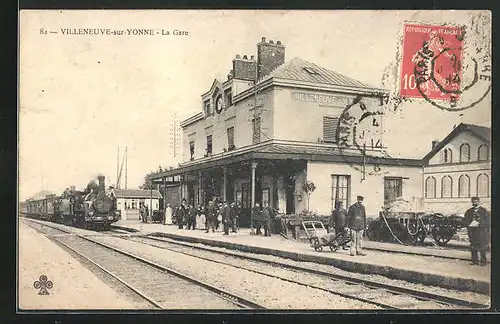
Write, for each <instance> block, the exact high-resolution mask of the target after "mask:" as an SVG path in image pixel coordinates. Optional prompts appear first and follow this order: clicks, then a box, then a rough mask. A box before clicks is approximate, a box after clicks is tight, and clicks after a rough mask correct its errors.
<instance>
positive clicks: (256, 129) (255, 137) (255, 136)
mask: <svg viewBox="0 0 500 324" xmlns="http://www.w3.org/2000/svg"><path fill="white" fill-rule="evenodd" d="M257 143H260V117H255V118H254V120H253V130H252V144H257Z"/></svg>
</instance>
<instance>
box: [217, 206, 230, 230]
mask: <svg viewBox="0 0 500 324" xmlns="http://www.w3.org/2000/svg"><path fill="white" fill-rule="evenodd" d="M220 213H221V215H222V225H223V228H224V234H223V235H229V226H230V225H231V224H230V223H231V207H229V204H228V202H227V201H224V204H223V206H222V208H221V212H220Z"/></svg>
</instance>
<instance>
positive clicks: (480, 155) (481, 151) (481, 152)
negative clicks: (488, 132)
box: [477, 144, 489, 161]
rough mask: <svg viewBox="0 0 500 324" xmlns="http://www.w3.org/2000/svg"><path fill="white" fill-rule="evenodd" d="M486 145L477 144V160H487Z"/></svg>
mask: <svg viewBox="0 0 500 324" xmlns="http://www.w3.org/2000/svg"><path fill="white" fill-rule="evenodd" d="M488 155H489V154H488V145H485V144H483V145H479V148H478V149H477V159H478V160H479V161H487V160H488Z"/></svg>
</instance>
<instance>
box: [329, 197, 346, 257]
mask: <svg viewBox="0 0 500 324" xmlns="http://www.w3.org/2000/svg"><path fill="white" fill-rule="evenodd" d="M346 214H347V212H346V210H345V209H343V208H342V202H341V201H340V200H338V199H335V209H334V210H333V212H332V218H331V222H330V227H331V228H332V229H333V228H335V237H336V238H339V237H344V236H347V235H346V232H347V231H346V230H345V229H346V218H347V216H346ZM346 244H347V242H346V243H345V244H343V245H342V249H343V250H347V246H346Z"/></svg>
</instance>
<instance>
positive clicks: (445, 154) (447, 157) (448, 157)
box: [443, 148, 453, 163]
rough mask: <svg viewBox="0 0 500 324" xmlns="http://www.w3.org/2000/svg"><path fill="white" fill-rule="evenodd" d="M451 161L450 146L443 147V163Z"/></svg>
mask: <svg viewBox="0 0 500 324" xmlns="http://www.w3.org/2000/svg"><path fill="white" fill-rule="evenodd" d="M452 162H453V154H452V152H451V149H450V148H447V149H444V151H443V163H452Z"/></svg>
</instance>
